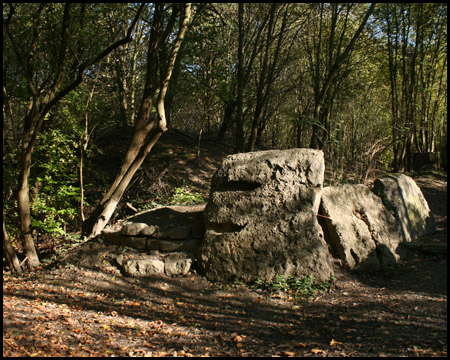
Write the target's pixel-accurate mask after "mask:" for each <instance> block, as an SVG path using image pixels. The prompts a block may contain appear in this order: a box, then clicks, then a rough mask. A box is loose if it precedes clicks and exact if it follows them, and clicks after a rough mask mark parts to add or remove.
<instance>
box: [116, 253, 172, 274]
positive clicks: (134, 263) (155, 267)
mask: <svg viewBox="0 0 450 360" xmlns="http://www.w3.org/2000/svg"><path fill="white" fill-rule="evenodd" d="M123 270H124V272H125V274H127V275H129V276H133V277H142V276H148V275H155V274H163V273H164V262H163V261H161V260H159V259H155V258H153V257H151V258H145V259H142V260H128V261H127V262H125V263H124V265H123Z"/></svg>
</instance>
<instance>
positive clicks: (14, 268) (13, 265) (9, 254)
mask: <svg viewBox="0 0 450 360" xmlns="http://www.w3.org/2000/svg"><path fill="white" fill-rule="evenodd" d="M3 251H4V252H5V257H6V262H7V263H8V266H9V269H10V270H11V272H16V273H18V274H21V273H22V267H21V266H20V262H19V259H18V258H17V254H16V251H15V250H14V248H13V246H12V245H11V242H10V241H9V236H8V233H7V232H6V225H5V215H4V214H3Z"/></svg>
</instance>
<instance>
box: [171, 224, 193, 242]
mask: <svg viewBox="0 0 450 360" xmlns="http://www.w3.org/2000/svg"><path fill="white" fill-rule="evenodd" d="M190 233H191V227H190V226H178V227H175V228H173V229H170V230H169V238H170V239H171V240H184V239H186V238H187V237H188V236H189V234H190Z"/></svg>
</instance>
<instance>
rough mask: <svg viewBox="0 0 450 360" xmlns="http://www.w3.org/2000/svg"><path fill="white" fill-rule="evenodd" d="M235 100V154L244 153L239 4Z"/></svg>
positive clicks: (241, 34) (241, 10)
mask: <svg viewBox="0 0 450 360" xmlns="http://www.w3.org/2000/svg"><path fill="white" fill-rule="evenodd" d="M237 80H238V81H237V83H238V85H237V99H236V106H237V110H236V152H237V153H240V152H243V151H244V118H243V117H244V114H243V112H244V4H243V3H239V46H238V71H237Z"/></svg>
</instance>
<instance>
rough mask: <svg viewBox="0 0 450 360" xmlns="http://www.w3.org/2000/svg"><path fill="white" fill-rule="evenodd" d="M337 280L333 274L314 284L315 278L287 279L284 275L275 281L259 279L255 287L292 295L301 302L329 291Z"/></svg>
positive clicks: (290, 277) (291, 277)
mask: <svg viewBox="0 0 450 360" xmlns="http://www.w3.org/2000/svg"><path fill="white" fill-rule="evenodd" d="M335 280H336V278H335V277H334V274H332V275H331V276H330V278H329V279H328V280H326V281H322V282H319V283H314V278H313V277H312V276H311V275H308V276H306V277H304V278H296V277H295V276H292V275H289V276H287V277H285V276H284V275H277V276H276V278H275V280H273V281H268V280H262V279H261V278H258V279H256V281H255V283H254V285H253V287H254V288H260V289H264V290H268V291H270V292H272V293H279V292H284V293H290V294H292V295H293V297H294V299H295V300H300V299H302V298H309V297H313V296H315V295H317V294H319V293H322V292H324V291H326V290H328V289H329V288H330V287H331V286H332V285H333V283H334V281H335Z"/></svg>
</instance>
